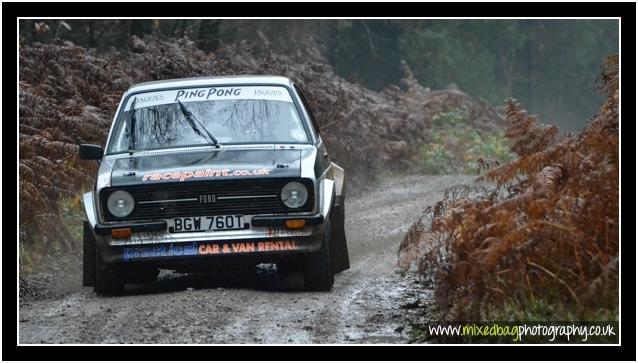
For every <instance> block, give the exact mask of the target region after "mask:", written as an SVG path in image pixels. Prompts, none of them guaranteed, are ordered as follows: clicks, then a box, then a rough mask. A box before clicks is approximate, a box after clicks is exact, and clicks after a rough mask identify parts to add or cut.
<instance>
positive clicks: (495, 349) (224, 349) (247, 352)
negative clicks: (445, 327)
mask: <svg viewBox="0 0 638 363" xmlns="http://www.w3.org/2000/svg"><path fill="white" fill-rule="evenodd" d="M204 8H206V9H208V10H209V11H207V12H203V10H204ZM2 9H3V28H4V32H3V33H4V38H5V39H4V40H5V41H4V49H5V52H6V53H5V54H7V55H8V54H15V53H13V52H14V50H15V49H16V48H15V43H14V42H15V40H16V38H15V37H14V35H15V34H16V33H15V32H16V30H17V28H16V23H15V22H14V21H13V19H14V17H15V18H17V17H19V16H22V17H62V16H64V17H68V18H71V17H79V18H81V17H86V16H96V15H98V14H99V16H104V17H118V16H120V17H135V16H139V17H146V16H171V17H179V16H184V17H185V16H190V17H197V14H207V15H208V14H210V15H211V16H220V17H224V16H245V17H259V16H273V17H280V16H287V17H305V16H312V17H327V16H342V17H378V18H386V17H393V16H395V17H400V16H404V17H409V16H426V17H430V16H435V17H436V16H454V17H468V18H472V17H539V18H552V17H621V19H622V21H621V34H622V35H621V36H622V44H621V53H622V55H621V62H622V63H623V64H624V67H622V69H621V72H622V79H623V80H626V81H625V82H624V83H622V80H621V94H622V100H621V102H622V101H623V100H624V101H625V102H624V105H625V108H624V110H623V113H622V116H624V119H625V120H628V121H626V122H625V123H624V124H622V122H621V124H622V126H624V131H625V138H624V141H625V142H624V144H625V147H626V148H627V149H628V150H629V147H631V145H634V143H635V139H633V132H632V131H634V130H633V127H635V124H634V122H635V121H634V120H636V118H635V104H634V102H633V100H634V97H635V94H634V92H635V84H634V79H635V74H634V73H633V72H634V70H635V68H634V65H635V64H636V59H635V55H636V52H635V48H634V47H635V44H636V39H635V35H636V33H635V29H636V25H635V18H636V3H629V2H624V3H601V2H599V3H529V2H527V3H428V4H419V3H352V4H335V3H303V4H299V3H297V4H294V3H272V4H268V3H239V4H232V3H214V4H211V3H209V4H205V3H179V4H175V3H172V4H171V3H138V4H130V3H90V4H87V3H59V4H54V3H28V4H25V3H3V4H2ZM70 14H73V15H72V16H69V15H70ZM266 14H269V15H266ZM375 14H376V15H375ZM548 14H551V15H548ZM623 48H624V49H623ZM9 59H10V58H9V56H7V57H5V62H4V70H5V71H7V72H5V77H6V78H7V79H9V76H8V74H9V72H8V71H9V70H11V69H17V65H16V68H13V66H14V64H13V61H9ZM14 59H16V58H14ZM7 83H8V82H7ZM4 90H5V92H6V94H12V92H13V90H14V89H13V88H12V89H11V91H10V90H9V86H6V87H4ZM6 99H7V100H11V98H10V97H7V98H6ZM10 105H12V103H11V102H9V101H7V102H6V103H5V106H7V107H5V108H4V110H3V111H4V112H5V113H6V116H5V119H7V120H11V121H8V122H5V123H4V125H3V127H4V131H5V132H4V137H6V138H7V139H8V138H9V137H12V135H16V134H17V124H13V123H12V122H13V121H12V120H15V119H16V118H17V115H14V113H13V112H14V110H15V109H13V108H12V107H11V106H10ZM621 107H622V103H621ZM622 116H621V118H622ZM622 126H621V128H622ZM627 135H629V136H627ZM621 140H622V132H621ZM5 141H7V145H14V144H13V142H15V139H13V140H5ZM621 142H622V141H621ZM628 145H629V146H628ZM6 150H10V148H6V149H5V155H4V158H5V162H6V163H9V162H10V156H9V153H8V152H7V151H6ZM14 150H15V149H14ZM634 155H635V154H633V153H631V151H629V152H625V163H624V164H625V183H624V184H625V186H626V187H625V190H624V192H625V195H624V198H623V200H625V204H627V203H631V204H633V200H634V199H635V194H633V193H634V189H633V184H635V174H634V172H633V171H634V170H635V169H633V167H632V168H628V167H627V165H629V166H633V165H635V159H633V157H634ZM16 159H17V158H13V159H11V161H13V160H16ZM4 181H5V183H4V187H5V191H7V193H4V194H5V197H7V198H8V196H9V195H11V196H12V195H13V191H17V185H16V187H15V188H14V187H13V184H11V183H8V181H9V179H8V178H4ZM627 186H628V187H627ZM632 197H633V198H632ZM16 199H17V196H16ZM627 210H629V211H630V212H632V211H634V212H635V208H632V209H631V210H630V209H629V208H627V209H625V210H624V211H625V233H624V235H623V237H625V238H624V240H625V243H624V244H623V245H622V247H621V248H622V249H623V251H622V254H623V255H624V256H627V257H626V258H624V259H622V265H621V270H622V280H623V281H622V282H623V287H624V288H623V291H622V293H621V296H622V302H621V304H622V305H621V306H622V307H624V309H623V310H622V323H621V331H622V333H621V334H622V335H621V337H622V338H621V339H622V345H621V346H551V345H543V346H511V345H508V346H440V345H438V346H434V345H431V346H423V345H418V346H417V345H415V346H394V347H388V346H144V347H140V346H117V347H114V346H81V347H76V346H17V345H16V341H17V334H16V335H14V334H13V331H14V330H13V329H14V327H15V325H14V324H15V323H17V321H16V320H17V319H16V320H13V316H14V315H13V314H14V313H15V312H16V311H17V306H16V305H15V304H16V301H15V300H13V299H12V297H13V293H14V291H16V292H17V289H16V290H14V285H13V284H14V282H15V281H16V280H17V276H16V273H17V268H16V267H17V266H16V267H14V266H13V264H12V263H11V262H10V261H15V260H14V259H13V258H14V256H15V253H16V251H15V249H14V247H15V246H16V244H15V243H14V241H15V240H14V239H13V238H12V237H9V236H14V230H13V229H12V227H7V228H6V229H4V230H3V233H5V234H6V237H7V238H5V239H4V240H5V243H4V244H3V252H4V256H5V259H4V262H5V263H4V264H3V272H4V276H5V278H6V284H5V285H4V291H5V296H7V297H10V298H5V299H4V301H3V302H4V304H3V317H4V321H5V323H6V324H7V325H6V326H5V328H6V329H3V330H4V339H3V353H4V355H3V357H2V358H3V359H11V360H37V359H49V360H90V359H100V360H106V359H110V360H125V359H127V360H129V359H132V358H134V357H139V358H141V359H143V360H181V359H188V360H216V359H224V360H246V359H261V360H305V359H312V360H318V359H324V360H344V359H354V360H397V359H400V360H426V359H438V360H458V359H474V360H508V361H510V360H533V359H536V360H556V359H563V360H583V361H585V360H635V359H636V347H635V333H636V329H635V328H636V327H635V321H636V320H635V315H634V314H635V312H636V311H635V310H634V307H635V306H636V304H635V302H636V301H635V297H636V294H635V290H634V289H635V286H636V285H635V280H634V279H635V276H636V275H635V273H636V265H635V260H634V256H635V241H636V238H635V237H636V236H635V232H634V229H633V225H632V223H631V220H630V219H628V216H633V213H627V212H626V211H627ZM5 212H6V211H5ZM6 215H8V213H7V214H6ZM628 220H629V222H627V221H628ZM7 221H8V219H7V218H6V217H5V223H6V225H7V226H10V223H8V222H7ZM621 241H622V237H621ZM16 318H17V317H16Z"/></svg>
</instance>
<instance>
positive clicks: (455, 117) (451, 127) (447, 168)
mask: <svg viewBox="0 0 638 363" xmlns="http://www.w3.org/2000/svg"><path fill="white" fill-rule="evenodd" d="M420 154H421V155H420V156H421V166H422V171H423V172H425V173H426V174H476V173H477V172H479V171H480V167H481V165H480V164H479V160H480V159H482V160H491V161H492V162H493V163H505V162H509V161H511V160H512V159H513V158H514V154H513V153H511V152H510V150H509V141H508V139H507V138H506V137H505V135H504V134H503V132H500V131H487V130H481V129H477V128H476V127H475V126H474V125H472V124H471V122H470V120H469V115H468V112H467V110H465V109H455V110H452V111H449V112H441V113H439V114H437V115H435V116H434V117H433V118H432V129H431V130H430V140H429V141H428V142H427V143H425V144H424V145H423V146H422V147H421V152H420Z"/></svg>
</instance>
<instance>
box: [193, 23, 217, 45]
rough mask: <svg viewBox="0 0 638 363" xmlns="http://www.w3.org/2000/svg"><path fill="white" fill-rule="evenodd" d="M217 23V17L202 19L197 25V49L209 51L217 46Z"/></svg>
mask: <svg viewBox="0 0 638 363" xmlns="http://www.w3.org/2000/svg"><path fill="white" fill-rule="evenodd" d="M219 25H220V20H218V19H208V20H202V22H201V23H200V25H199V34H198V36H197V45H198V47H199V49H201V50H205V51H209V52H210V51H214V50H216V49H217V48H218V47H219V43H220V39H219Z"/></svg>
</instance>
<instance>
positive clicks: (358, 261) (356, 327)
mask: <svg viewBox="0 0 638 363" xmlns="http://www.w3.org/2000/svg"><path fill="white" fill-rule="evenodd" d="M471 180H472V177H469V176H411V177H405V178H399V179H396V180H392V181H388V182H386V183H385V185H383V186H382V187H378V188H374V189H371V190H370V191H368V192H366V193H365V194H363V195H361V196H359V197H351V198H349V199H347V200H346V233H347V237H348V247H349V250H350V261H351V268H350V269H349V270H347V271H344V272H342V273H340V274H338V275H336V277H335V286H334V288H333V290H332V291H331V292H330V293H309V292H303V291H300V290H299V288H300V287H301V286H302V284H303V281H302V280H301V277H300V276H295V275H293V276H292V277H291V278H289V279H287V280H284V281H280V280H279V279H278V278H277V277H276V276H277V275H276V273H274V271H272V270H271V269H269V268H268V267H267V266H265V267H264V268H262V269H260V270H259V271H257V273H254V274H252V273H247V274H246V276H242V277H241V278H239V279H238V278H236V277H235V278H233V279H232V280H230V279H229V278H228V277H221V276H217V277H215V276H209V275H178V274H174V273H170V272H165V271H163V272H162V274H161V275H160V279H159V280H158V281H157V282H156V283H153V284H150V285H142V286H132V288H130V289H129V292H128V293H127V295H125V296H119V297H108V298H98V297H97V296H96V295H95V293H94V292H93V291H92V289H91V288H85V287H81V286H80V282H81V275H77V274H75V275H71V277H66V278H65V279H66V280H67V281H65V282H64V283H62V284H61V286H64V289H63V290H59V289H58V290H57V291H55V292H53V291H51V288H50V286H57V285H60V283H59V282H58V283H57V285H56V284H55V283H52V284H50V285H49V286H47V284H45V283H41V284H40V285H39V287H36V288H31V287H29V289H24V288H23V287H24V286H22V287H21V288H20V291H27V290H29V291H31V292H32V293H31V294H29V295H28V296H21V297H20V316H19V341H20V343H93V344H95V343H230V344H232V343H273V344H281V343H283V344H286V343H406V342H408V340H409V330H410V329H409V326H408V323H407V320H408V316H409V314H410V313H411V311H412V310H409V309H403V308H401V306H403V307H406V306H411V305H417V304H420V306H421V308H423V307H424V304H425V305H426V306H425V308H427V301H428V300H429V296H428V294H429V291H427V290H423V289H422V288H418V287H419V286H420V285H418V283H417V281H416V280H415V279H414V278H413V277H406V278H402V277H400V276H399V275H398V274H397V273H396V271H395V269H396V256H397V255H396V253H397V248H398V245H399V242H400V241H401V240H402V238H403V236H404V234H405V232H406V231H407V230H408V228H409V227H410V225H411V223H412V222H413V221H415V220H416V218H417V216H418V215H419V213H420V211H421V210H423V208H424V207H425V206H426V205H427V204H430V203H433V202H435V201H436V200H438V199H439V198H440V196H441V190H442V189H444V188H447V187H449V186H452V185H454V184H458V183H468V182H470V181H471ZM77 263H78V264H79V263H80V262H79V261H77ZM75 271H78V270H75ZM60 276H61V275H60ZM64 276H69V275H68V274H66V275H64ZM36 279H37V277H32V278H31V279H29V278H27V279H25V280H23V283H27V282H28V281H35V280H36ZM57 279H58V280H59V277H57ZM228 281H234V282H233V283H232V284H229V282H228ZM34 289H35V290H37V289H41V290H42V291H35V293H33V290H34ZM412 313H413V312H412Z"/></svg>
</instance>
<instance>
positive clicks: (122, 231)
mask: <svg viewBox="0 0 638 363" xmlns="http://www.w3.org/2000/svg"><path fill="white" fill-rule="evenodd" d="M111 236H112V237H113V238H129V237H131V229H130V228H117V229H113V230H111Z"/></svg>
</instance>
